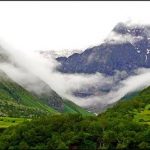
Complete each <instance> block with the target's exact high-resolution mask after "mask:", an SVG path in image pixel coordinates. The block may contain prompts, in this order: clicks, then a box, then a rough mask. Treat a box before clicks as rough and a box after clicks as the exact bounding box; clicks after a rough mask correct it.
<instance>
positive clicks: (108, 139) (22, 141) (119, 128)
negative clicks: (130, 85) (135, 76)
mask: <svg viewBox="0 0 150 150" xmlns="http://www.w3.org/2000/svg"><path fill="white" fill-rule="evenodd" d="M149 108H150V87H149V88H147V89H145V90H143V91H142V92H139V93H138V94H137V95H136V96H134V97H132V98H131V99H130V100H122V101H120V102H119V103H117V104H116V105H115V106H114V107H113V108H109V109H108V110H107V111H106V112H104V113H102V114H100V115H99V116H97V117H96V116H82V115H78V114H64V115H53V116H51V117H44V118H40V119H35V120H32V121H30V122H26V123H23V124H20V125H17V127H11V128H8V129H6V130H5V131H4V132H3V133H2V135H1V136H0V148H1V149H90V150H91V149H92V150H94V149H150V125H149V119H150V115H149V111H150V110H149ZM139 115H142V119H143V120H141V119H139V118H140V117H141V116H139Z"/></svg>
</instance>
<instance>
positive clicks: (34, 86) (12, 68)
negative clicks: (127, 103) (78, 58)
mask: <svg viewBox="0 0 150 150" xmlns="http://www.w3.org/2000/svg"><path fill="white" fill-rule="evenodd" d="M0 51H3V52H6V54H7V56H8V57H9V60H10V61H7V60H6V61H2V62H1V61H0V70H3V71H4V72H5V73H6V74H7V75H8V76H9V77H10V78H11V79H12V80H14V81H16V82H17V83H18V84H20V85H21V86H23V87H24V88H26V89H27V90H29V91H34V92H37V93H38V94H40V93H42V92H43V90H45V89H44V88H43V86H42V85H40V82H39V79H40V80H42V81H43V82H45V83H46V84H47V85H49V87H51V88H52V89H53V90H54V91H56V92H57V93H58V94H59V95H60V96H62V97H63V98H67V99H69V100H71V101H73V102H75V103H76V104H78V105H80V106H83V107H94V106H98V105H101V106H103V105H107V104H111V103H114V102H116V101H118V100H119V99H120V98H122V97H123V96H125V95H126V94H127V93H130V92H134V91H136V90H141V89H143V88H145V87H147V86H149V85H150V69H144V68H140V69H138V70H135V75H133V76H128V75H127V73H126V72H125V71H122V72H119V71H116V74H115V75H114V76H105V75H103V74H101V73H96V74H94V75H87V74H63V73H60V72H58V71H56V67H57V66H58V65H59V63H58V62H56V60H54V59H53V58H52V57H48V58H45V57H43V56H42V55H40V54H39V53H37V52H33V51H31V52H29V51H21V50H13V49H12V48H10V47H7V46H6V45H4V49H2V48H1V49H0ZM90 88H91V89H92V88H95V89H96V92H95V93H94V95H92V96H88V97H84V98H81V97H76V96H74V95H73V92H74V91H80V90H81V91H82V90H84V91H85V90H89V89H90ZM103 89H104V91H105V90H106V89H107V92H103Z"/></svg>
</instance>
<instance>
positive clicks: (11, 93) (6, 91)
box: [0, 74, 57, 117]
mask: <svg viewBox="0 0 150 150" xmlns="http://www.w3.org/2000/svg"><path fill="white" fill-rule="evenodd" d="M0 102H1V103H0V105H1V107H0V114H1V116H14V117H23V116H26V115H27V116H32V115H35V114H37V115H39V114H45V113H48V112H49V113H56V112H57V111H56V110H54V109H53V108H51V107H49V106H47V105H46V104H44V103H42V101H41V100H40V99H38V98H37V97H36V96H34V95H33V94H31V93H30V92H28V91H26V90H25V89H24V88H22V87H21V86H19V85H18V84H16V83H15V82H13V81H12V80H11V79H9V78H8V77H7V76H6V75H5V76H4V74H3V75H1V76H0Z"/></svg>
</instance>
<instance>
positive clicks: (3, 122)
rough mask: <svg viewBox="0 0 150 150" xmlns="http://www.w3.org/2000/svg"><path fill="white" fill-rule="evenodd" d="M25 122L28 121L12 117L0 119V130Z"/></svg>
mask: <svg viewBox="0 0 150 150" xmlns="http://www.w3.org/2000/svg"><path fill="white" fill-rule="evenodd" d="M25 121H30V119H26V118H12V117H0V129H3V128H8V127H10V126H15V125H17V124H20V123H22V122H25Z"/></svg>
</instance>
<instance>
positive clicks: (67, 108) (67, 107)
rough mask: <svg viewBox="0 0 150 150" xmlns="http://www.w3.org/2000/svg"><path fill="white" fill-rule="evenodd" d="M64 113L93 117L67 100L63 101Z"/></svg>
mask: <svg viewBox="0 0 150 150" xmlns="http://www.w3.org/2000/svg"><path fill="white" fill-rule="evenodd" d="M64 112H66V113H80V114H82V115H93V114H91V113H89V112H88V111H86V110H84V109H83V108H81V107H79V106H78V105H76V104H75V103H73V102H71V101H69V100H64Z"/></svg>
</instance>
